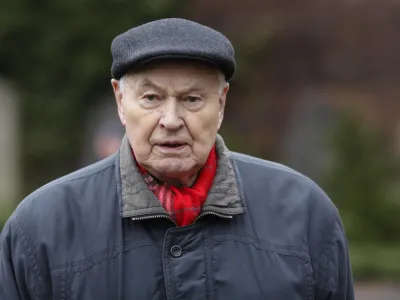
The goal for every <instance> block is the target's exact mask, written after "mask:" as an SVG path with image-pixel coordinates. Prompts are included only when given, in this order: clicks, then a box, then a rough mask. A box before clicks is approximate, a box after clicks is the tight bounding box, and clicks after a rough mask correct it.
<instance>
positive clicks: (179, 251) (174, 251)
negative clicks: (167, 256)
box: [170, 245, 182, 257]
mask: <svg viewBox="0 0 400 300" xmlns="http://www.w3.org/2000/svg"><path fill="white" fill-rule="evenodd" d="M170 252H171V255H172V256H173V257H180V256H181V255H182V248H181V247H180V246H178V245H175V246H172V247H171V250H170Z"/></svg>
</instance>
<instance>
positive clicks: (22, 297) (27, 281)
mask: <svg viewBox="0 0 400 300" xmlns="http://www.w3.org/2000/svg"><path fill="white" fill-rule="evenodd" d="M39 278H40V274H39V269H38V266H37V264H36V258H35V255H34V253H33V251H32V248H31V247H30V245H29V240H28V237H27V236H26V235H25V233H24V232H23V230H22V228H21V227H20V225H19V224H18V222H17V220H16V219H15V217H11V218H10V219H9V220H8V222H7V223H6V225H5V227H4V229H3V231H2V232H1V235H0V300H33V299H35V293H36V291H37V289H38V288H39V286H40V285H39Z"/></svg>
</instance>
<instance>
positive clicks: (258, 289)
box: [212, 233, 313, 300]
mask: <svg viewBox="0 0 400 300" xmlns="http://www.w3.org/2000/svg"><path fill="white" fill-rule="evenodd" d="M212 257H213V259H212V261H213V269H214V289H215V299H216V300H222V299H232V300H235V299H251V300H257V299H260V300H261V299H274V300H275V299H276V300H278V299H279V300H286V299H287V300H312V299H313V292H312V268H311V265H310V259H309V256H308V254H307V253H305V252H304V251H302V250H300V249H297V248H291V247H282V246H278V245H273V244H270V243H268V242H266V241H261V240H258V239H256V238H254V237H251V236H249V235H246V234H237V233H229V234H220V235H214V236H213V248H212Z"/></svg>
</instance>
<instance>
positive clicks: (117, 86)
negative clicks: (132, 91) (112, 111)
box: [111, 79, 126, 126]
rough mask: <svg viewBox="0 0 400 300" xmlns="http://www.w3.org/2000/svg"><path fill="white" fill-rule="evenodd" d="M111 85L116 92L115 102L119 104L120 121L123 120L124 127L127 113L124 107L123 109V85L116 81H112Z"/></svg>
mask: <svg viewBox="0 0 400 300" xmlns="http://www.w3.org/2000/svg"><path fill="white" fill-rule="evenodd" d="M111 85H112V87H113V91H114V96H115V101H116V102H117V107H118V116H119V119H120V120H121V123H122V125H123V126H125V123H126V122H125V112H124V107H123V98H124V97H123V93H122V91H121V85H120V82H119V81H118V80H116V79H111Z"/></svg>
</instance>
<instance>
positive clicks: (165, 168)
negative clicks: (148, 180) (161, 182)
mask: <svg viewBox="0 0 400 300" xmlns="http://www.w3.org/2000/svg"><path fill="white" fill-rule="evenodd" d="M152 169H154V171H156V172H157V173H159V174H162V175H163V176H167V177H171V178H177V177H180V176H182V175H184V174H188V173H192V172H196V170H195V169H196V164H195V163H194V162H193V161H192V160H189V159H182V158H172V157H171V158H163V159H161V160H159V161H157V162H156V163H154V165H153V166H152Z"/></svg>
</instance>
